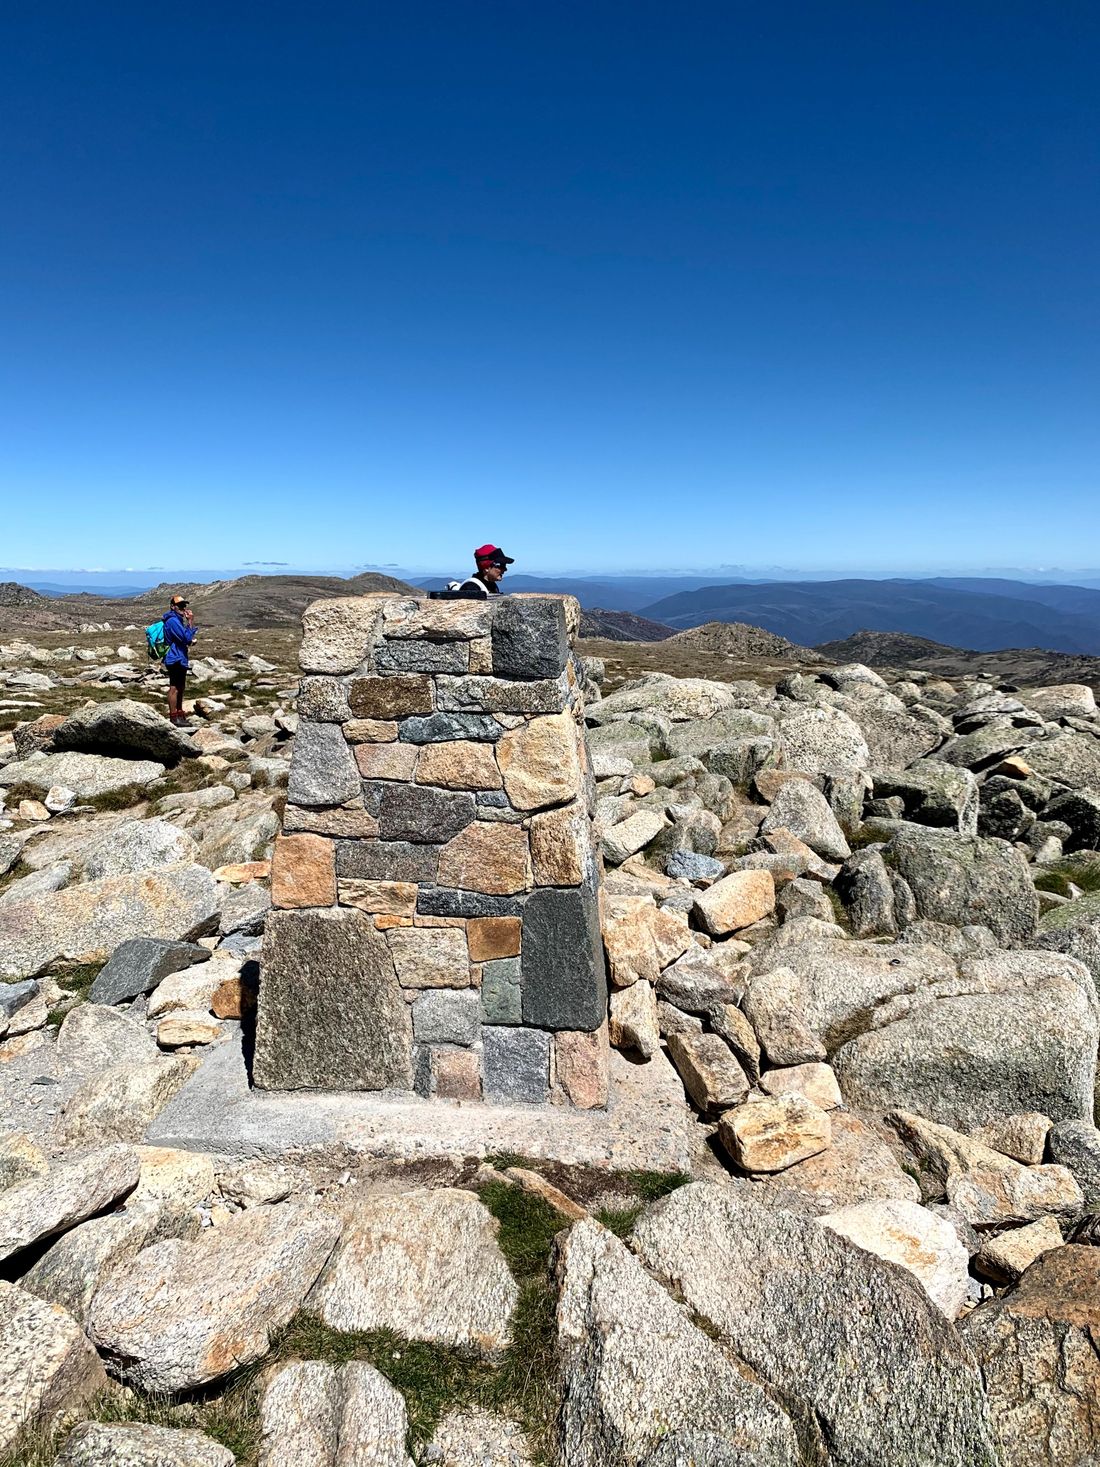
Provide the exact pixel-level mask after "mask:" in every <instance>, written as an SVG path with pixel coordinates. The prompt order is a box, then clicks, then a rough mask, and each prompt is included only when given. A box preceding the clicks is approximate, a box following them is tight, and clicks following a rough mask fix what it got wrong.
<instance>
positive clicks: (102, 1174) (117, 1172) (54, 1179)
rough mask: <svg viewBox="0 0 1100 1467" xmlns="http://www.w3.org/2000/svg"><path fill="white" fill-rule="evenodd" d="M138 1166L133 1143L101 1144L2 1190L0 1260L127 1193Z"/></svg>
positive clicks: (78, 1220)
mask: <svg viewBox="0 0 1100 1467" xmlns="http://www.w3.org/2000/svg"><path fill="white" fill-rule="evenodd" d="M139 1170H140V1168H139V1165H138V1157H137V1153H136V1152H135V1151H134V1150H133V1148H132V1147H130V1146H104V1147H102V1148H100V1149H99V1150H97V1151H90V1152H88V1153H87V1154H86V1155H85V1156H82V1157H80V1158H79V1159H77V1160H76V1161H64V1162H58V1163H57V1164H56V1165H54V1166H53V1167H51V1169H50V1170H49V1171H48V1172H47V1173H46V1174H45V1175H44V1176H41V1177H32V1178H31V1179H30V1180H29V1181H26V1182H22V1183H20V1184H19V1185H18V1186H15V1187H9V1188H7V1190H6V1191H4V1192H0V1260H3V1259H6V1258H11V1257H13V1256H14V1255H15V1254H17V1253H19V1252H20V1251H21V1250H22V1249H24V1248H28V1247H30V1245H31V1244H32V1243H38V1242H41V1241H43V1240H44V1239H46V1238H52V1237H54V1236H55V1235H56V1234H57V1233H63V1232H65V1231H66V1230H67V1229H69V1228H71V1227H75V1225H76V1224H77V1223H80V1222H83V1221H84V1220H85V1218H89V1217H94V1216H95V1214H96V1213H97V1212H102V1211H104V1209H105V1208H108V1207H110V1206H111V1205H112V1204H113V1203H115V1202H118V1201H119V1200H120V1199H121V1198H123V1197H126V1196H128V1195H129V1193H131V1192H132V1191H133V1190H134V1188H135V1187H136V1186H137V1183H138V1174H139Z"/></svg>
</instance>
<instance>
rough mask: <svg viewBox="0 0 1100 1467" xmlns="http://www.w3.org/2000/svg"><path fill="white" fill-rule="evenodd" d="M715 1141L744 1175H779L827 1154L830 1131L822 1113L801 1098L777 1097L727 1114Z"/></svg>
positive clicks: (827, 1120)
mask: <svg viewBox="0 0 1100 1467" xmlns="http://www.w3.org/2000/svg"><path fill="white" fill-rule="evenodd" d="M718 1139H719V1140H720V1141H721V1143H722V1145H723V1146H724V1147H725V1148H726V1150H727V1151H728V1152H729V1154H730V1156H732V1157H733V1159H734V1161H735V1162H736V1163H737V1165H738V1166H739V1167H742V1168H743V1169H744V1170H745V1171H747V1172H781V1171H785V1170H786V1168H787V1167H789V1166H793V1165H794V1164H795V1162H796V1161H804V1160H805V1159H806V1158H807V1157H810V1156H816V1155H817V1154H818V1152H820V1151H826V1150H827V1149H828V1147H829V1145H830V1144H831V1142H832V1127H831V1125H830V1123H829V1117H828V1116H827V1115H826V1114H825V1112H824V1111H823V1110H821V1109H819V1108H818V1106H816V1105H814V1104H813V1102H812V1101H809V1100H807V1099H805V1097H804V1096H801V1095H776V1096H772V1097H770V1098H769V1099H767V1100H753V1101H749V1102H748V1103H747V1104H745V1105H739V1106H737V1108H736V1109H735V1110H728V1111H726V1113H725V1115H724V1116H723V1117H722V1119H721V1120H720V1121H719V1122H718Z"/></svg>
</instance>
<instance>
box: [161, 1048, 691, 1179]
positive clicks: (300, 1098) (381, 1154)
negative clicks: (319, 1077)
mask: <svg viewBox="0 0 1100 1467" xmlns="http://www.w3.org/2000/svg"><path fill="white" fill-rule="evenodd" d="M691 1133H692V1116H691V1113H690V1111H689V1109H688V1106H687V1104H686V1102H685V1100H684V1088H683V1085H682V1083H681V1082H680V1080H679V1078H678V1077H677V1075H676V1072H675V1070H674V1069H673V1068H672V1065H671V1064H670V1063H669V1061H668V1060H667V1059H666V1058H665V1057H664V1055H663V1054H660V1055H658V1056H656V1057H655V1058H654V1059H652V1060H650V1061H649V1063H648V1064H644V1065H642V1064H632V1063H630V1062H629V1061H628V1060H626V1059H624V1058H623V1056H622V1055H621V1054H619V1053H617V1052H616V1051H614V1050H612V1052H611V1089H610V1101H609V1104H608V1108H607V1110H605V1111H583V1110H573V1109H571V1108H566V1107H561V1106H535V1105H528V1106H524V1105H510V1106H496V1105H484V1104H480V1103H476V1102H473V1101H445V1100H432V1101H427V1100H419V1099H417V1098H415V1097H409V1096H407V1095H401V1096H399V1097H390V1096H387V1095H385V1094H384V1093H382V1094H379V1093H373V1092H372V1093H366V1092H363V1091H356V1092H342V1093H329V1092H318V1091H295V1092H293V1093H287V1092H274V1091H262V1090H252V1089H250V1088H249V1084H248V1075H247V1071H246V1069H245V1062H244V1056H243V1053H242V1049H241V1044H240V1039H239V1037H235V1038H233V1039H232V1040H230V1041H228V1042H225V1043H222V1044H219V1045H218V1046H217V1047H216V1048H214V1049H212V1050H211V1051H210V1052H209V1053H208V1054H207V1055H206V1057H205V1058H204V1060H203V1063H202V1065H201V1067H200V1068H199V1069H198V1070H197V1071H196V1073H195V1074H194V1075H193V1076H192V1078H191V1079H190V1080H189V1081H188V1082H187V1084H186V1085H185V1086H184V1087H183V1089H182V1090H181V1091H180V1092H179V1093H178V1094H177V1095H176V1096H175V1097H174V1099H173V1100H171V1101H170V1102H169V1104H168V1105H167V1106H166V1107H165V1108H164V1110H162V1111H161V1113H160V1115H159V1116H158V1117H157V1119H156V1120H155V1121H154V1122H153V1124H152V1126H150V1128H149V1131H148V1133H147V1136H146V1141H147V1142H148V1143H149V1144H150V1145H155V1146H175V1147H180V1148H182V1149H184V1150H189V1151H209V1152H216V1153H221V1154H222V1155H225V1156H230V1157H258V1156H262V1157H277V1156H283V1155H285V1154H286V1153H288V1152H295V1153H301V1152H309V1151H320V1150H322V1149H324V1148H332V1147H345V1148H347V1149H348V1150H349V1151H350V1152H353V1153H357V1154H359V1155H361V1156H364V1157H372V1158H379V1159H389V1158H400V1159H402V1160H434V1159H439V1158H455V1157H459V1158H471V1159H481V1158H483V1157H486V1156H494V1155H500V1154H501V1153H505V1152H513V1153H515V1154H517V1155H520V1156H527V1157H532V1158H536V1159H538V1160H542V1161H558V1162H562V1163H565V1164H568V1165H570V1166H593V1167H606V1168H607V1169H608V1170H611V1171H632V1170H645V1171H661V1172H671V1171H680V1172H689V1171H690V1170H691Z"/></svg>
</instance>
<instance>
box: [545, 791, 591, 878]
mask: <svg viewBox="0 0 1100 1467" xmlns="http://www.w3.org/2000/svg"><path fill="white" fill-rule="evenodd" d="M594 864H595V857H594V855H593V852H592V850H591V841H590V837H589V831H588V817H587V815H586V813H585V810H584V807H583V806H582V805H581V804H580V803H579V802H578V801H574V803H573V804H571V805H563V806H562V808H561V809H560V810H547V811H546V812H545V813H544V814H542V815H536V816H535V817H534V818H533V819H532V821H531V874H532V876H533V877H534V880H535V885H536V886H580V885H581V883H582V882H583V881H584V879H585V875H586V873H587V869H588V868H589V867H592V866H594Z"/></svg>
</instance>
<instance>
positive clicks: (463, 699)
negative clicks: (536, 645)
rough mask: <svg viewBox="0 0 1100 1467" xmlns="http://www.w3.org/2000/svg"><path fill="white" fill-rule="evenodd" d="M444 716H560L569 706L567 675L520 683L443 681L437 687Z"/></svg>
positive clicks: (437, 703)
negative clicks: (453, 714)
mask: <svg viewBox="0 0 1100 1467" xmlns="http://www.w3.org/2000/svg"><path fill="white" fill-rule="evenodd" d="M435 706H436V707H437V708H438V709H439V711H440V712H441V713H467V712H473V711H481V712H484V713H560V712H561V711H562V709H563V708H567V707H568V706H569V684H568V682H567V681H566V678H565V674H564V673H562V675H561V676H560V677H557V678H538V679H536V680H535V681H533V682H516V681H515V680H514V679H512V678H503V677H441V678H439V679H438V680H437V682H436V685H435Z"/></svg>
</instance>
